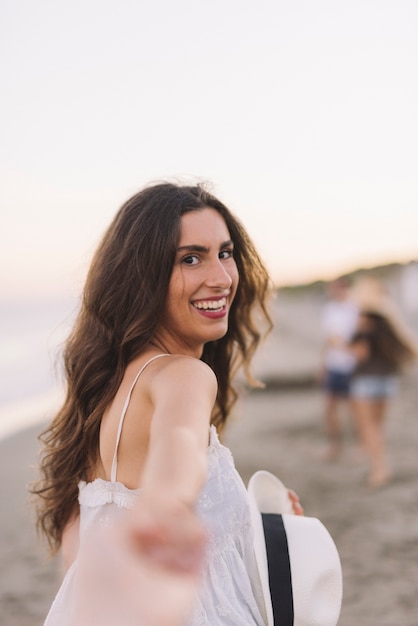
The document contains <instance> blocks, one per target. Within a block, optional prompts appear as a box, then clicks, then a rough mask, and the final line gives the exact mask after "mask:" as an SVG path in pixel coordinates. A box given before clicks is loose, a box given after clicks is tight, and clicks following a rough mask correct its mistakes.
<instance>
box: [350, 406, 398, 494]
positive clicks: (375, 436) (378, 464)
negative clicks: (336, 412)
mask: <svg viewBox="0 0 418 626" xmlns="http://www.w3.org/2000/svg"><path fill="white" fill-rule="evenodd" d="M386 404H387V403H386V400H385V399H379V400H369V399H367V398H357V399H356V400H355V401H354V407H355V412H356V417H357V423H358V427H359V433H360V437H361V442H362V444H363V446H364V449H365V452H366V454H367V455H368V457H369V459H370V473H369V477H368V483H369V485H370V486H371V487H380V486H382V485H384V484H385V483H387V482H388V480H389V478H390V472H389V468H388V465H387V461H386V442H385V435H384V428H383V426H384V415H385V411H386Z"/></svg>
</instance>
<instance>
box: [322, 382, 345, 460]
mask: <svg viewBox="0 0 418 626" xmlns="http://www.w3.org/2000/svg"><path fill="white" fill-rule="evenodd" d="M342 401H343V398H342V397H341V396H339V395H337V394H334V393H328V394H327V396H326V398H325V432H326V435H327V439H328V449H327V450H326V452H325V454H324V458H325V460H327V461H334V460H335V459H336V458H338V457H339V455H340V454H341V449H342V443H341V427H340V422H339V420H338V405H339V404H340V403H341V402H342Z"/></svg>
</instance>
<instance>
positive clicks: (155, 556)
mask: <svg viewBox="0 0 418 626" xmlns="http://www.w3.org/2000/svg"><path fill="white" fill-rule="evenodd" d="M205 539H206V534H205V532H204V529H203V527H202V525H201V522H200V520H199V518H198V517H197V515H196V513H195V512H194V511H193V509H192V508H191V507H190V506H188V505H186V504H184V503H182V502H181V501H178V500H175V499H174V498H172V497H171V496H164V495H163V494H158V497H157V496H155V495H154V494H149V493H145V489H144V490H143V492H142V491H141V496H140V498H139V499H138V504H137V505H136V506H135V508H134V509H133V510H130V511H126V510H125V511H122V512H121V516H120V518H119V519H117V520H115V521H114V522H113V523H111V524H109V525H107V524H104V525H103V527H101V528H99V529H98V530H97V529H95V531H94V532H92V533H91V536H89V537H88V539H87V541H85V542H84V544H83V547H82V549H81V550H80V555H79V559H78V567H77V570H76V577H75V585H76V590H75V598H77V600H78V601H77V603H75V605H74V606H73V607H72V611H73V613H72V616H73V621H71V622H68V623H69V624H70V623H71V626H91V624H94V623H100V624H101V626H114V624H118V626H137V625H138V624H141V625H142V624H143V625H146V626H183V624H184V623H185V622H186V621H187V619H188V617H189V615H190V612H191V610H192V606H193V601H194V599H195V596H196V593H197V591H198V585H199V581H200V574H201V570H202V565H203V558H204V546H205ZM66 623H67V622H66Z"/></svg>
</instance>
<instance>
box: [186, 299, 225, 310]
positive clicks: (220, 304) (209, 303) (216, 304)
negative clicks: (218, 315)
mask: <svg viewBox="0 0 418 626" xmlns="http://www.w3.org/2000/svg"><path fill="white" fill-rule="evenodd" d="M193 306H194V307H195V308H196V309H204V310H205V311H206V310H207V309H210V310H211V311H218V310H220V309H223V308H224V307H225V306H226V298H221V299H220V300H200V301H199V302H193Z"/></svg>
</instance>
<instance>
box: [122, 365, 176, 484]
mask: <svg viewBox="0 0 418 626" xmlns="http://www.w3.org/2000/svg"><path fill="white" fill-rule="evenodd" d="M161 356H171V355H170V354H156V355H155V356H153V357H151V358H150V359H148V361H147V362H146V363H145V364H144V365H143V366H142V367H141V369H140V370H139V372H138V373H137V375H136V376H135V378H134V380H133V383H132V385H131V388H130V389H129V393H128V395H127V397H126V400H125V404H124V405H123V409H122V413H121V416H120V419H119V426H118V432H117V435H116V444H115V451H114V453H113V460H112V469H111V471H110V481H111V482H112V483H115V482H116V475H117V471H118V448H119V442H120V437H121V434H122V426H123V422H124V419H125V415H126V411H127V410H128V406H129V401H130V399H131V395H132V391H133V388H134V387H135V385H136V382H137V380H138V378H139V377H140V376H141V374H142V372H143V371H144V369H145V368H146V367H147V365H149V364H150V363H152V361H155V359H159V358H160V357H161Z"/></svg>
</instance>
